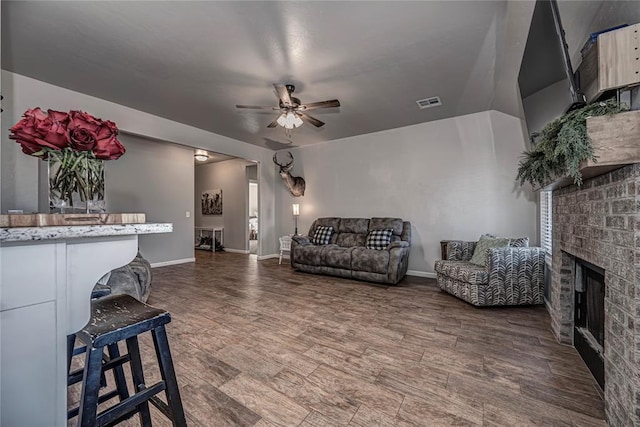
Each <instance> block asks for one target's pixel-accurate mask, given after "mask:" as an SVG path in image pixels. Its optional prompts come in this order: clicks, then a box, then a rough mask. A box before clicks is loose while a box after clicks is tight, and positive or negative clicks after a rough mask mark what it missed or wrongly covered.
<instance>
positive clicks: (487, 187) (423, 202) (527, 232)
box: [276, 111, 537, 274]
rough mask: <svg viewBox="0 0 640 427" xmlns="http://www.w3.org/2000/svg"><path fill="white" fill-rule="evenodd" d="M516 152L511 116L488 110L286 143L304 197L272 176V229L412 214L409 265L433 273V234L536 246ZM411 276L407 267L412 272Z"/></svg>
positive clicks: (516, 130) (518, 138)
mask: <svg viewBox="0 0 640 427" xmlns="http://www.w3.org/2000/svg"><path fill="white" fill-rule="evenodd" d="M524 149H525V140H524V134H523V129H522V122H521V120H520V119H518V118H515V117H512V116H508V115H505V114H503V113H499V112H497V111H490V112H484V113H477V114H471V115H466V116H461V117H456V118H452V119H445V120H439V121H435V122H430V123H423V124H420V125H415V126H408V127H403V128H399V129H393V130H389V131H384V132H377V133H372V134H368V135H361V136H357V137H353V138H346V139H343V140H339V141H334V142H330V143H323V144H316V145H312V146H309V147H303V148H297V149H292V150H291V151H292V152H293V155H294V157H295V163H294V168H293V170H292V173H293V174H294V175H300V176H302V177H304V179H305V180H306V182H307V187H306V192H305V195H304V196H303V197H299V198H294V197H292V196H291V195H290V194H289V192H288V191H287V189H286V188H285V187H284V184H283V183H282V182H279V183H277V184H278V185H277V187H279V189H280V191H278V192H277V193H276V202H277V205H278V206H279V212H278V215H277V217H278V218H279V219H280V221H279V223H278V231H279V234H280V235H285V234H289V233H292V232H293V222H294V221H293V217H292V215H291V204H292V203H299V204H300V219H299V225H298V229H299V232H300V233H304V234H306V233H307V231H308V229H309V226H310V225H311V222H312V221H313V220H314V219H315V218H318V217H323V216H338V217H367V218H368V217H373V216H391V217H400V218H403V219H405V220H408V221H411V223H412V232H413V242H412V248H411V255H410V258H409V269H410V270H412V271H413V272H417V273H418V274H424V273H427V274H428V273H432V272H433V264H434V261H435V260H436V259H439V258H440V244H439V242H440V240H443V239H462V240H477V239H478V237H479V236H480V235H481V234H483V233H495V234H499V235H503V236H529V237H530V238H531V239H532V242H533V243H536V240H537V238H536V236H537V233H536V227H537V223H536V214H537V208H536V200H535V196H534V195H533V194H532V193H530V192H527V191H526V190H522V189H521V188H520V187H519V186H518V185H516V182H515V176H516V169H517V165H518V160H519V158H520V155H521V153H522V151H523V150H524ZM414 274H415V273H414Z"/></svg>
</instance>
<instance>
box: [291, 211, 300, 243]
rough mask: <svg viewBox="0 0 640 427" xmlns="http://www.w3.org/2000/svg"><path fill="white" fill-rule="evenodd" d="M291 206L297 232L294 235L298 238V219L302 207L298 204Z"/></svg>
mask: <svg viewBox="0 0 640 427" xmlns="http://www.w3.org/2000/svg"><path fill="white" fill-rule="evenodd" d="M291 206H292V207H293V219H294V221H295V224H296V230H295V231H294V232H293V235H294V236H297V235H298V217H299V216H300V205H299V204H297V203H294V204H293V205H291Z"/></svg>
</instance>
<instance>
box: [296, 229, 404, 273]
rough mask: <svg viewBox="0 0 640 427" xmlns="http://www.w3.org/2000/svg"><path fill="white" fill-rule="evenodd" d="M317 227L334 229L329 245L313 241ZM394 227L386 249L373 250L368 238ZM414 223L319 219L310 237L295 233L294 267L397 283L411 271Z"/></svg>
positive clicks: (310, 232)
mask: <svg viewBox="0 0 640 427" xmlns="http://www.w3.org/2000/svg"><path fill="white" fill-rule="evenodd" d="M317 227H332V229H333V230H334V231H333V233H332V234H331V237H330V240H329V241H328V243H327V244H314V243H312V241H313V237H314V236H315V234H316V228H317ZM378 230H391V236H390V242H389V244H388V245H386V246H385V247H384V248H380V249H369V248H367V243H368V242H370V240H368V239H367V238H368V237H369V236H372V235H373V234H375V233H372V232H374V231H378ZM410 249H411V223H409V222H408V221H403V220H402V219H400V218H371V219H369V218H318V219H316V220H315V221H314V222H313V224H312V225H311V228H310V229H309V234H308V235H307V236H294V237H293V238H292V242H291V266H292V267H293V268H295V269H296V270H300V271H304V272H307V273H318V274H327V275H332V276H341V277H348V278H351V279H358V280H366V281H370V282H378V283H388V284H394V285H395V284H397V283H398V282H399V281H400V280H402V278H403V277H404V275H405V274H406V273H407V267H408V264H409V250H410Z"/></svg>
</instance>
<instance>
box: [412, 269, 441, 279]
mask: <svg viewBox="0 0 640 427" xmlns="http://www.w3.org/2000/svg"><path fill="white" fill-rule="evenodd" d="M407 276H416V277H428V278H429V279H435V278H436V273H431V272H429V271H419V270H407Z"/></svg>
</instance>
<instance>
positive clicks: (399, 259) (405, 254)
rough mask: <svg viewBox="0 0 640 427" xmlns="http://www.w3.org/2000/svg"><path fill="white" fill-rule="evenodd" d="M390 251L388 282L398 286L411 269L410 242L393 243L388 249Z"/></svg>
mask: <svg viewBox="0 0 640 427" xmlns="http://www.w3.org/2000/svg"><path fill="white" fill-rule="evenodd" d="M396 243H397V245H396ZM388 250H389V270H388V275H387V277H388V280H389V283H393V284H394V285H395V284H397V283H398V282H399V281H400V280H402V278H403V277H404V275H405V274H407V269H408V268H409V252H410V251H411V245H410V244H409V242H405V241H400V242H393V243H392V244H391V245H389V247H388Z"/></svg>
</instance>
